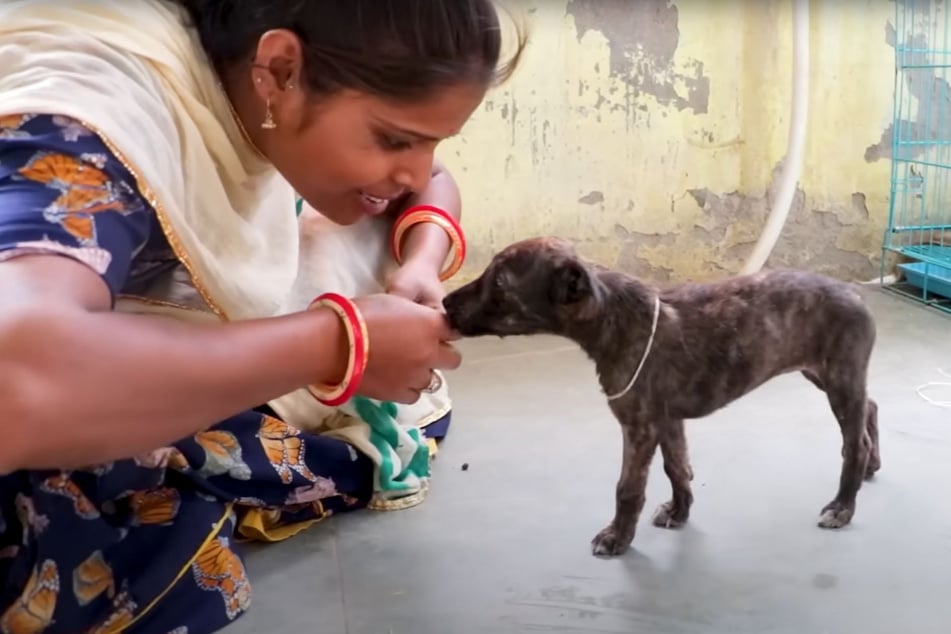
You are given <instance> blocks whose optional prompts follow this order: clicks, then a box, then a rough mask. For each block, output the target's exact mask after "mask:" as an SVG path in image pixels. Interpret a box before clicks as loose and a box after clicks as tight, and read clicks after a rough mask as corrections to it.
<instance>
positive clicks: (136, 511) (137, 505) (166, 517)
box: [129, 487, 182, 526]
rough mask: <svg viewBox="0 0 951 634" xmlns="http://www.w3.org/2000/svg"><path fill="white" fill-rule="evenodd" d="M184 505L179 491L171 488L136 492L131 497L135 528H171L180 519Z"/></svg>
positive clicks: (130, 502) (130, 504)
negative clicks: (180, 512)
mask: <svg viewBox="0 0 951 634" xmlns="http://www.w3.org/2000/svg"><path fill="white" fill-rule="evenodd" d="M181 503H182V500H181V496H180V494H179V492H178V491H176V490H175V489H173V488H171V487H163V488H161V489H153V490H149V491H136V492H135V493H133V494H132V495H131V496H130V497H129V507H130V508H131V510H132V524H133V526H169V525H171V523H172V522H173V521H175V518H176V517H178V509H179V507H180V505H181Z"/></svg>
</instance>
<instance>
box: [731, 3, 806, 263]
mask: <svg viewBox="0 0 951 634" xmlns="http://www.w3.org/2000/svg"><path fill="white" fill-rule="evenodd" d="M792 5H793V6H792V10H793V87H792V90H793V93H792V112H791V117H790V122H789V141H788V144H787V148H786V160H785V162H784V163H783V170H782V174H781V176H780V183H779V192H778V193H777V194H776V200H775V201H774V204H773V208H772V210H771V211H770V213H769V218H768V219H767V220H766V226H765V227H764V228H763V233H762V234H761V235H760V237H759V241H758V242H757V243H756V246H755V247H754V248H753V252H752V253H751V254H750V257H749V258H748V259H747V260H746V264H745V265H744V266H743V273H744V274H746V273H756V272H757V271H759V270H760V269H761V268H763V265H764V264H766V260H767V259H768V258H769V255H770V253H772V251H773V249H774V248H775V246H776V241H777V240H779V234H780V232H781V231H782V229H783V225H784V224H786V219H787V218H788V217H789V210H790V208H791V207H792V201H793V197H794V196H795V195H796V185H797V184H798V183H799V176H800V175H801V174H802V162H803V153H804V152H803V150H804V147H805V145H806V124H807V122H808V120H809V0H792Z"/></svg>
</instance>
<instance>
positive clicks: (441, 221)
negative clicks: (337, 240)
mask: <svg viewBox="0 0 951 634" xmlns="http://www.w3.org/2000/svg"><path fill="white" fill-rule="evenodd" d="M424 222H431V223H433V224H436V225H438V226H439V227H441V228H442V229H443V230H444V231H445V232H446V234H447V235H448V236H449V241H450V242H451V243H452V252H453V258H452V262H451V263H450V264H449V266H448V267H446V268H445V269H444V270H443V271H442V272H441V273H440V274H439V280H440V281H443V282H444V281H446V280H448V279H449V278H451V277H452V276H453V275H455V274H456V273H458V272H459V269H460V268H462V264H463V262H464V261H465V258H466V241H465V237H464V235H463V233H462V227H461V226H460V225H459V223H458V222H457V221H456V219H455V218H453V217H452V216H450V215H449V214H448V213H446V212H445V211H443V210H442V209H439V208H438V207H432V206H429V205H419V206H416V207H410V208H409V209H407V210H406V211H404V212H403V213H402V214H400V216H399V217H398V218H397V219H396V222H394V223H393V232H392V236H391V244H392V248H393V257H394V259H395V260H396V262H397V263H398V264H402V253H401V246H402V243H403V238H404V237H405V235H406V232H407V230H409V229H410V227H413V226H415V225H418V224H420V223H424ZM315 308H329V309H331V310H333V311H334V313H336V314H337V317H339V318H340V321H342V322H343V324H344V328H346V331H347V341H348V342H349V347H348V355H347V369H346V372H345V373H344V375H343V379H341V381H340V383H338V384H337V385H327V384H323V383H321V384H314V385H308V386H307V391H308V392H310V394H311V396H313V397H314V398H315V399H317V400H318V401H320V402H321V403H323V404H324V405H327V406H330V407H337V406H339V405H342V404H343V403H346V402H347V401H348V400H350V398H352V397H353V395H354V394H355V393H356V391H357V389H358V388H359V386H360V381H361V380H362V379H363V373H364V371H365V370H366V365H367V358H368V357H369V353H370V338H369V335H368V334H367V325H366V322H365V321H364V320H363V316H362V315H361V314H360V310H359V309H358V308H357V307H356V305H355V304H354V303H353V302H352V301H350V300H349V299H347V298H346V297H343V296H342V295H338V294H337V293H324V294H323V295H320V296H319V297H317V298H316V299H315V300H314V301H313V302H311V303H310V306H308V310H311V309H315Z"/></svg>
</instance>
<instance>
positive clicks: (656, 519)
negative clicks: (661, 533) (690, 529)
mask: <svg viewBox="0 0 951 634" xmlns="http://www.w3.org/2000/svg"><path fill="white" fill-rule="evenodd" d="M689 512H690V511H689V509H681V508H677V507H676V506H675V505H674V502H673V500H669V501H667V502H664V503H663V504H661V505H660V506H658V507H657V510H656V511H654V516H653V517H652V518H651V522H652V523H653V524H654V526H659V527H660V528H680V527H681V526H683V525H684V524H686V523H687V516H688V514H689Z"/></svg>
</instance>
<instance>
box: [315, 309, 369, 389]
mask: <svg viewBox="0 0 951 634" xmlns="http://www.w3.org/2000/svg"><path fill="white" fill-rule="evenodd" d="M313 308H330V309H331V310H333V311H334V312H335V313H336V314H337V317H339V318H340V321H342V322H343V325H344V328H346V330H347V340H348V341H349V342H350V345H349V350H348V355H347V370H346V372H345V373H344V375H343V380H341V381H340V383H338V384H337V385H327V384H324V383H318V384H315V385H308V386H307V391H309V392H310V394H311V396H313V397H314V398H315V399H317V400H318V401H320V402H321V403H323V404H324V405H328V406H330V407H336V406H338V405H342V404H343V403H346V402H347V401H348V400H350V398H351V397H352V396H353V395H354V394H355V393H356V391H357V388H358V387H359V386H360V381H361V380H362V379H363V373H364V371H365V370H366V365H367V359H368V358H369V355H370V338H369V336H368V334H367V325H366V322H365V321H364V320H363V315H361V314H360V310H359V309H358V308H357V307H356V305H355V304H354V303H353V302H351V301H350V300H349V299H347V298H346V297H343V296H341V295H338V294H336V293H324V294H323V295H320V296H319V297H317V299H315V300H314V301H313V302H311V303H310V306H308V310H309V309H313Z"/></svg>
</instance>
